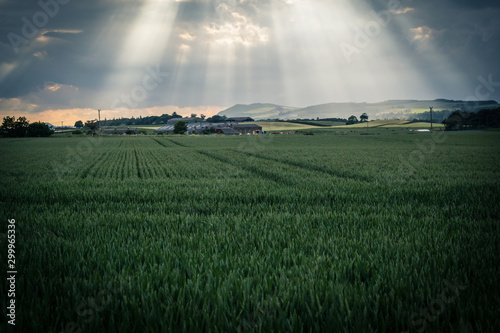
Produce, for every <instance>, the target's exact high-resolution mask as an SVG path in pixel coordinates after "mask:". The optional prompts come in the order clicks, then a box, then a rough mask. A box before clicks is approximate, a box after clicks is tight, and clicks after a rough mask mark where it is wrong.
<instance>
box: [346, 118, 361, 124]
mask: <svg viewBox="0 0 500 333" xmlns="http://www.w3.org/2000/svg"><path fill="white" fill-rule="evenodd" d="M357 123H359V121H358V118H357V117H356V116H350V117H349V118H348V119H347V123H345V124H346V125H352V124H357Z"/></svg>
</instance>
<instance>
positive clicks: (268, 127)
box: [246, 121, 325, 132]
mask: <svg viewBox="0 0 500 333" xmlns="http://www.w3.org/2000/svg"><path fill="white" fill-rule="evenodd" d="M246 124H247V123H246ZM248 124H257V125H259V126H262V130H263V131H266V132H280V131H298V130H304V129H311V128H325V127H321V126H313V125H304V124H296V123H288V122H265V121H261V122H254V123H248Z"/></svg>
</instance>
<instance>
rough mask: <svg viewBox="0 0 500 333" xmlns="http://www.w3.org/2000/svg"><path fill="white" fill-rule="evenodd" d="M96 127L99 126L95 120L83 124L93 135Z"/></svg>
mask: <svg viewBox="0 0 500 333" xmlns="http://www.w3.org/2000/svg"><path fill="white" fill-rule="evenodd" d="M97 126H99V122H98V121H97V119H94V120H87V121H86V122H85V127H88V128H89V129H90V131H91V132H92V133H95V131H96V130H97Z"/></svg>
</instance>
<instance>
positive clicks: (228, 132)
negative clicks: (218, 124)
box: [215, 127, 240, 135]
mask: <svg viewBox="0 0 500 333" xmlns="http://www.w3.org/2000/svg"><path fill="white" fill-rule="evenodd" d="M215 134H224V135H240V132H238V131H235V130H234V129H232V128H230V127H222V128H217V129H216V130H215Z"/></svg>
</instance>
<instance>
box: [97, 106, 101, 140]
mask: <svg viewBox="0 0 500 333" xmlns="http://www.w3.org/2000/svg"><path fill="white" fill-rule="evenodd" d="M97 116H98V118H99V123H98V124H99V134H101V109H99V110H97Z"/></svg>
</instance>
